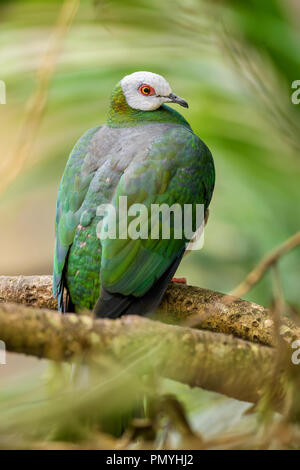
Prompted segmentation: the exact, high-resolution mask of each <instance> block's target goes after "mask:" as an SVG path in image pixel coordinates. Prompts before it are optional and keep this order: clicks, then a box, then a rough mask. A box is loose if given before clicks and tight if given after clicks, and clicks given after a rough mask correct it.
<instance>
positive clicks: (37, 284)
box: [0, 276, 300, 346]
mask: <svg viewBox="0 0 300 470" xmlns="http://www.w3.org/2000/svg"><path fill="white" fill-rule="evenodd" d="M0 302H15V303H21V304H24V305H31V306H34V307H40V308H49V309H54V310H56V309H57V301H56V299H54V298H53V296H52V276H11V277H9V276H0ZM155 319H157V320H160V321H163V322H166V323H173V324H174V323H176V324H181V325H183V324H184V325H185V326H193V327H197V328H201V329H206V330H210V331H214V332H218V333H226V334H232V335H234V336H236V337H238V338H242V339H245V340H249V341H252V342H257V343H261V344H265V345H269V346H274V345H275V344H277V341H276V336H275V334H274V320H273V317H272V315H271V313H270V311H269V310H268V309H266V308H264V307H262V306H261V305H257V304H255V303H253V302H247V301H246V300H242V299H238V298H236V297H232V296H228V295H225V294H221V293H220V292H215V291H211V290H208V289H201V288H200V287H193V286H187V285H184V284H176V283H171V285H170V286H169V288H168V289H167V291H166V293H165V295H164V298H163V301H162V303H161V305H160V308H159V310H158V312H157V313H156V315H155ZM281 335H282V338H283V339H284V340H286V342H287V343H291V342H292V341H293V340H295V339H299V338H300V328H299V327H298V326H296V325H295V324H294V323H293V322H291V321H290V320H288V319H287V318H283V319H282V326H281Z"/></svg>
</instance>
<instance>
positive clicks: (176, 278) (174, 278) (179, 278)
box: [171, 277, 187, 284]
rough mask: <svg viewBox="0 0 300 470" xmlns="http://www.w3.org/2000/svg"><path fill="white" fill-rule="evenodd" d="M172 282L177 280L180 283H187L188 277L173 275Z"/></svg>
mask: <svg viewBox="0 0 300 470" xmlns="http://www.w3.org/2000/svg"><path fill="white" fill-rule="evenodd" d="M171 282H177V283H178V284H186V283H187V282H186V277H173V279H172V280H171Z"/></svg>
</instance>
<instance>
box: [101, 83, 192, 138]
mask: <svg viewBox="0 0 300 470" xmlns="http://www.w3.org/2000/svg"><path fill="white" fill-rule="evenodd" d="M150 122H152V123H174V124H179V125H182V126H185V127H187V128H189V129H190V125H189V124H188V122H187V121H186V120H185V119H184V117H183V116H181V114H179V113H178V112H177V111H175V110H174V109H172V108H169V106H166V105H162V106H160V108H158V109H156V110H155V111H142V110H139V109H133V108H131V107H130V106H128V104H127V101H126V99H125V96H124V94H123V91H122V88H121V85H120V83H118V85H117V86H116V87H115V89H114V90H113V92H112V96H111V103H110V110H109V114H108V119H107V121H106V125H107V126H108V127H133V126H140V125H143V124H147V123H150Z"/></svg>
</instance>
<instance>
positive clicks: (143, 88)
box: [139, 84, 155, 96]
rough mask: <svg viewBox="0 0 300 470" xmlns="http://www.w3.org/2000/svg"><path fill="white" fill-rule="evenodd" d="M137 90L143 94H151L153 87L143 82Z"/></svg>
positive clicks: (153, 92)
mask: <svg viewBox="0 0 300 470" xmlns="http://www.w3.org/2000/svg"><path fill="white" fill-rule="evenodd" d="M139 92H140V93H141V94H142V95H145V96H151V95H154V94H155V90H154V88H152V86H150V85H146V84H143V85H141V86H140V87H139Z"/></svg>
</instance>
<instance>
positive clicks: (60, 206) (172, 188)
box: [53, 72, 215, 318]
mask: <svg viewBox="0 0 300 470" xmlns="http://www.w3.org/2000/svg"><path fill="white" fill-rule="evenodd" d="M165 103H177V104H179V105H181V106H183V107H186V108H187V107H188V104H187V102H186V101H185V100H183V99H182V98H180V97H178V96H177V95H175V94H174V93H173V92H172V90H171V88H170V85H169V83H168V82H167V81H166V80H165V78H163V77H162V76H160V75H157V74H155V73H152V72H135V73H133V74H131V75H127V76H125V77H124V78H123V79H122V80H121V81H120V82H119V83H118V84H117V85H116V86H115V88H114V90H113V92H112V96H111V101H110V109H109V113H108V118H107V121H106V123H105V124H104V125H102V126H97V127H94V128H92V129H90V130H88V131H87V132H86V133H85V134H84V135H83V136H82V137H81V138H80V139H79V141H78V142H77V144H76V145H75V147H74V149H73V150H72V152H71V154H70V157H69V159H68V162H67V165H66V168H65V171H64V174H63V177H62V180H61V183H60V187H59V191H58V198H57V210H56V224H55V225H56V228H55V254H54V271H53V292H54V295H55V296H56V297H57V298H58V304H59V310H60V311H69V312H70V311H75V312H78V311H82V310H85V309H88V310H94V313H95V315H96V316H97V317H110V318H117V317H119V316H121V315H123V314H139V315H145V314H147V313H149V312H153V311H155V309H156V308H157V307H158V305H159V303H160V301H161V299H162V296H163V294H164V292H165V290H166V288H167V286H168V283H169V282H170V281H171V279H172V277H173V275H174V273H175V271H176V269H177V267H178V265H179V263H180V261H181V259H182V257H183V255H184V253H185V251H186V248H187V244H188V242H189V240H190V239H191V236H186V235H185V234H183V235H182V236H181V237H178V236H177V234H176V230H175V222H174V218H173V219H172V217H171V216H170V217H169V219H168V220H169V224H170V231H169V237H164V236H163V235H162V230H163V226H164V224H165V221H164V220H163V218H162V216H161V213H160V214H159V216H158V218H157V219H156V224H157V227H156V229H157V230H156V235H155V237H152V236H149V233H148V232H147V230H146V227H148V228H149V227H150V225H151V223H152V219H151V217H152V213H151V208H152V207H153V206H155V207H161V206H162V205H167V207H169V208H171V207H173V205H174V204H175V205H176V207H179V208H182V209H184V208H185V207H186V205H190V207H192V212H191V214H192V222H193V227H194V229H195V230H194V232H196V230H197V229H199V227H200V225H201V224H202V223H203V220H202V221H200V222H199V221H197V220H196V219H197V217H196V207H197V205H198V204H202V205H203V206H204V213H206V214H207V210H208V206H209V203H210V200H211V197H212V194H213V189H214V183H215V169H214V163H213V158H212V155H211V152H210V150H209V149H208V147H207V146H206V145H205V144H204V142H203V141H202V140H201V139H200V138H199V137H198V136H196V135H195V134H194V132H193V131H192V129H191V127H190V125H189V124H188V122H187V121H186V120H185V119H184V117H183V116H181V114H179V113H178V112H176V111H175V110H173V109H172V108H170V107H169V106H167V105H166V104H165ZM121 197H122V198H123V199H121ZM124 198H127V199H126V201H127V204H128V208H129V207H132V205H134V204H139V205H143V208H144V209H146V212H145V210H144V209H143V211H142V213H143V216H142V215H141V213H139V214H140V219H139V221H140V227H139V228H140V233H141V236H140V237H130V236H128V234H127V236H126V237H123V235H122V236H121V235H120V225H119V226H118V230H117V232H116V233H115V234H114V235H115V236H108V235H107V229H108V227H109V226H110V222H111V221H115V222H116V223H117V222H118V223H119V224H120V223H121V222H122V221H123V223H124V220H125V221H126V222H125V225H126V224H127V225H126V227H125V228H126V229H128V231H129V225H130V223H131V222H132V220H134V218H133V217H132V216H128V218H127V219H124V215H123V213H121V207H120V201H121V200H124ZM108 205H109V206H110V207H111V208H113V209H114V210H115V219H114V218H113V217H112V215H111V213H112V212H111V211H107V212H105V211H104V213H103V212H101V213H100V212H99V207H102V208H103V207H106V206H107V207H108ZM128 214H129V212H128ZM145 214H146V215H145ZM171 219H172V220H171ZM151 227H152V225H151ZM146 232H147V233H146ZM157 234H158V235H157ZM64 293H65V294H66V295H64Z"/></svg>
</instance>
